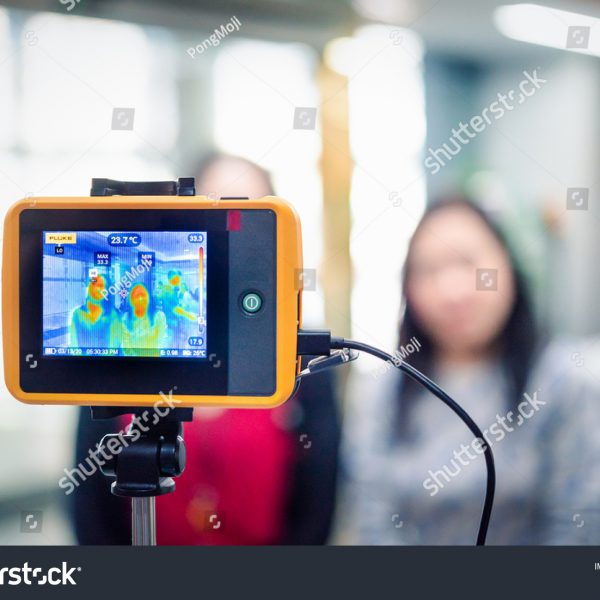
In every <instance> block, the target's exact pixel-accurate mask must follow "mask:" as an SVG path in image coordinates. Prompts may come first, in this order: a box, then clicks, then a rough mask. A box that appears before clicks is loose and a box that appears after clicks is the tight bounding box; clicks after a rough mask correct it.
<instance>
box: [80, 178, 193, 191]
mask: <svg viewBox="0 0 600 600" xmlns="http://www.w3.org/2000/svg"><path fill="white" fill-rule="evenodd" d="M195 195H196V181H195V179H194V177H180V178H179V179H178V180H177V181H117V180H116V179H105V178H100V179H92V189H91V191H90V196H195Z"/></svg>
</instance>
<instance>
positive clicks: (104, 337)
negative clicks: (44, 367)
mask: <svg viewBox="0 0 600 600" xmlns="http://www.w3.org/2000/svg"><path fill="white" fill-rule="evenodd" d="M108 287H110V286H109V285H108V283H107V281H106V277H105V276H104V275H98V276H97V277H93V278H91V279H90V281H89V283H88V286H87V294H86V301H85V303H84V304H83V305H81V306H78V307H77V308H75V309H73V311H72V312H71V315H70V318H69V332H68V335H69V347H70V348H118V347H119V346H120V345H121V326H120V323H119V317H118V315H117V312H116V311H115V309H114V306H113V304H112V302H111V301H110V299H109V298H108V296H107V293H106V290H107V289H108Z"/></svg>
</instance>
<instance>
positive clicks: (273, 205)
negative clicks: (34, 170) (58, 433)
mask: <svg viewBox="0 0 600 600" xmlns="http://www.w3.org/2000/svg"><path fill="white" fill-rule="evenodd" d="M3 252H4V254H3V265H2V324H3V343H4V376H5V381H6V385H7V387H8V389H9V391H10V393H11V394H12V395H13V396H15V397H16V398H17V399H19V400H21V401H22V402H26V403H30V404H70V405H84V406H117V407H118V406H123V407H144V406H153V405H159V404H165V403H172V404H173V405H174V406H177V407H194V406H214V407H248V408H250V407H252V408H258V407H265V408H266V407H273V406H277V405H279V404H281V403H283V402H285V400H287V399H288V398H289V397H290V396H291V395H292V393H293V390H294V387H295V383H296V376H297V373H298V369H299V362H298V357H297V334H298V329H299V327H300V325H301V294H302V276H301V272H302V247H301V230H300V221H299V219H298V216H297V214H296V212H295V211H294V209H293V208H292V207H291V206H290V205H289V204H288V203H286V202H285V201H283V200H282V199H280V198H277V197H274V196H267V197H264V198H260V199H254V200H250V199H242V198H222V199H218V200H217V199H212V198H208V197H205V196H127V197H124V196H112V197H72V198H66V197H65V198H48V197H44V198H26V199H23V200H20V201H19V202H17V203H16V204H14V205H13V206H12V207H11V208H10V210H9V211H8V214H7V216H6V218H5V222H4V246H3Z"/></svg>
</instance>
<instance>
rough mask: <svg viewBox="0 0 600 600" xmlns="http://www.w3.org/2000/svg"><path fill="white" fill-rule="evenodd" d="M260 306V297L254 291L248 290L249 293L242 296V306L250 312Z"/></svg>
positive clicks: (258, 308)
mask: <svg viewBox="0 0 600 600" xmlns="http://www.w3.org/2000/svg"><path fill="white" fill-rule="evenodd" d="M261 306H262V298H261V297H260V296H259V295H258V294H255V293H254V292H250V293H249V294H246V295H245V296H244V297H243V298H242V308H243V309H244V310H245V311H246V312H247V313H250V314H254V313H257V312H258V311H259V310H260V309H261Z"/></svg>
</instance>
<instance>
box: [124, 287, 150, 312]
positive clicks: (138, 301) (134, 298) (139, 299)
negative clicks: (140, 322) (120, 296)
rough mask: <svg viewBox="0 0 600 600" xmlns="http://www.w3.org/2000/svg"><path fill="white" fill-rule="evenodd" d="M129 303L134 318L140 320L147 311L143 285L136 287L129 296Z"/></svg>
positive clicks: (146, 297)
mask: <svg viewBox="0 0 600 600" xmlns="http://www.w3.org/2000/svg"><path fill="white" fill-rule="evenodd" d="M129 302H130V303H131V306H132V307H133V311H134V313H135V316H136V317H139V318H142V317H144V316H145V315H146V310H147V309H148V302H149V297H148V291H147V290H146V288H145V287H144V286H143V285H136V286H134V288H133V289H132V290H131V292H130V294H129Z"/></svg>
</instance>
